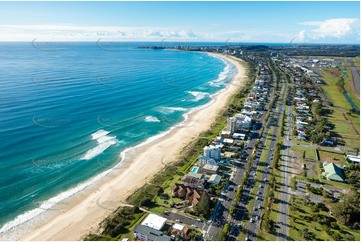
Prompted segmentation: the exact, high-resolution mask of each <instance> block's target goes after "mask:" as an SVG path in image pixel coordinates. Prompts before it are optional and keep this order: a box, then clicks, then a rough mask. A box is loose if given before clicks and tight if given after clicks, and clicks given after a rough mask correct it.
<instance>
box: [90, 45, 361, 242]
mask: <svg viewBox="0 0 361 242" xmlns="http://www.w3.org/2000/svg"><path fill="white" fill-rule="evenodd" d="M176 48H177V49H182V50H187V51H208V52H217V53H221V54H223V55H229V56H234V57H236V58H239V59H238V60H239V61H241V60H242V61H243V64H244V63H245V62H246V63H247V64H248V77H247V81H246V82H245V83H244V84H243V86H242V87H241V88H240V90H239V93H238V94H237V95H236V96H235V97H233V98H232V100H231V102H230V105H229V107H228V109H227V111H226V112H224V113H223V114H222V115H221V116H220V118H219V119H218V120H219V123H218V124H216V125H215V126H213V127H212V129H211V130H209V131H208V132H206V133H205V134H204V135H202V136H200V137H199V138H198V140H197V141H196V142H195V143H193V145H192V146H191V147H188V149H187V151H185V152H186V154H185V155H184V156H183V157H182V158H181V159H182V160H183V161H178V163H177V162H176V163H175V164H173V165H170V166H168V167H167V168H166V169H165V170H164V171H163V172H162V173H161V175H159V176H158V177H157V176H156V177H155V178H154V180H153V181H152V182H150V183H149V184H147V185H146V187H143V188H141V189H139V190H138V191H137V192H135V193H134V194H133V195H132V196H131V197H129V198H128V199H127V203H129V205H130V206H131V208H130V207H129V208H127V207H123V208H118V210H117V211H116V213H115V215H116V217H119V216H120V217H122V216H123V214H124V213H129V214H135V215H134V219H132V217H130V220H129V221H123V222H122V224H123V225H122V226H123V227H122V228H119V229H121V230H120V232H118V233H116V238H117V239H121V240H143V241H166V240H167V241H170V240H210V241H211V240H252V241H253V240H359V238H360V237H359V236H360V235H359V207H358V204H359V190H358V188H359V184H360V183H359V178H360V173H359V163H360V153H359V149H358V147H359V145H360V143H359V138H360V137H359V131H358V130H359V114H360V110H359V96H358V93H359V74H358V73H359V65H358V68H356V67H355V65H354V62H353V61H354V58H352V57H347V58H346V57H338V56H335V57H332V58H331V57H329V56H327V57H320V56H317V57H316V56H315V57H314V56H307V57H304V56H289V55H286V54H285V51H284V50H282V51H279V52H276V51H274V50H266V51H264V50H263V49H262V48H261V49H262V50H261V51H260V50H259V49H260V48H256V47H255V48H253V49H252V48H249V47H245V48H244V49H245V50H243V49H242V48H238V47H235V46H228V47H217V48H216V47H214V48H210V47H204V48H203V47H194V48H193V49H192V48H190V47H188V46H187V47H179V46H177V47H176ZM158 49H163V48H161V47H159V48H157V51H159V50H158ZM250 49H252V50H250ZM292 49H293V48H292ZM341 49H342V48H341ZM306 50H307V51H306V52H307V53H308V51H309V48H307V49H306ZM160 51H161V50H160ZM298 51H299V52H302V51H303V50H302V48H300V49H299V50H298ZM334 52H337V50H335V49H333V50H332V53H334ZM291 53H293V51H291ZM358 61H359V59H358ZM350 63H351V64H350ZM355 63H356V64H357V59H356V62H355ZM340 83H341V84H340ZM342 88H343V89H342ZM335 92H339V93H338V94H337V95H336V94H335ZM343 99H344V100H343ZM346 126H347V128H346ZM355 205H356V206H355ZM341 206H346V207H348V208H349V209H348V210H347V211H345V210H342V208H341ZM126 209H128V210H129V209H131V210H132V211H131V212H129V211H128V212H126V211H125V210H126ZM310 223H312V224H313V225H312V226H308V225H307V224H310ZM114 226H115V225H114V224H113V223H112V220H111V219H110V220H107V221H105V222H103V223H102V225H101V228H100V230H99V234H88V235H87V237H86V238H85V239H86V240H106V239H109V238H111V237H114V236H115V235H114V234H113V235H112V234H109V232H107V231H109V230H110V227H113V229H116V228H115V227H114ZM118 226H120V225H118ZM111 231H113V230H112V229H111ZM122 231H123V232H122Z"/></svg>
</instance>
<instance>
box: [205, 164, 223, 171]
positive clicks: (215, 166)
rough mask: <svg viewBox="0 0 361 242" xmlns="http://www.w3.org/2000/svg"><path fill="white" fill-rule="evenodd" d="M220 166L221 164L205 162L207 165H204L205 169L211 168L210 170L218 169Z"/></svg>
mask: <svg viewBox="0 0 361 242" xmlns="http://www.w3.org/2000/svg"><path fill="white" fill-rule="evenodd" d="M218 168H219V166H217V165H212V164H205V165H204V166H203V169H205V170H210V171H217V170H218Z"/></svg>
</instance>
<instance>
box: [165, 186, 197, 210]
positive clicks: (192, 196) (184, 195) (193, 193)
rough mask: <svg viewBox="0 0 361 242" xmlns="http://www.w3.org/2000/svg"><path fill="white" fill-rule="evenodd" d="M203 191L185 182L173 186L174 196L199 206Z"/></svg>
mask: <svg viewBox="0 0 361 242" xmlns="http://www.w3.org/2000/svg"><path fill="white" fill-rule="evenodd" d="M201 195H202V192H201V191H200V190H198V189H195V188H192V187H188V186H185V185H183V184H175V185H174V186H173V187H172V196H174V197H178V198H180V199H183V200H187V201H188V203H189V204H192V205H193V206H197V204H198V202H199V199H200V198H201Z"/></svg>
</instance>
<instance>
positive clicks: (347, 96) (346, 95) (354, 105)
mask: <svg viewBox="0 0 361 242" xmlns="http://www.w3.org/2000/svg"><path fill="white" fill-rule="evenodd" d="M343 95H344V96H345V98H346V100H347V102H348V103H349V104H350V105H351V106H352V107H353V108H354V109H355V110H359V109H358V107H357V106H356V104H355V103H354V102H353V101H352V99H351V98H350V96H349V95H348V93H347V92H345V93H344V94H343Z"/></svg>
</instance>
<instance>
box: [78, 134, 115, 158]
mask: <svg viewBox="0 0 361 242" xmlns="http://www.w3.org/2000/svg"><path fill="white" fill-rule="evenodd" d="M109 133H110V132H109V131H106V130H102V129H101V130H98V131H97V132H95V133H93V134H91V137H92V139H93V140H96V141H97V142H98V145H97V146H96V147H94V148H91V149H90V150H88V151H87V152H86V153H85V155H84V156H83V157H82V158H81V160H90V159H93V158H94V157H96V156H98V155H100V154H101V153H103V152H104V151H105V150H106V149H108V148H109V147H110V146H112V145H115V144H116V143H117V142H116V136H110V135H108V134H109Z"/></svg>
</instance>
